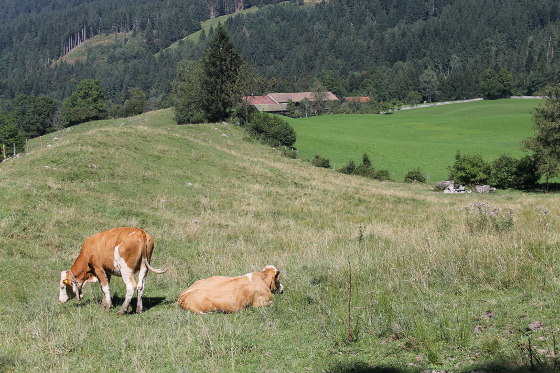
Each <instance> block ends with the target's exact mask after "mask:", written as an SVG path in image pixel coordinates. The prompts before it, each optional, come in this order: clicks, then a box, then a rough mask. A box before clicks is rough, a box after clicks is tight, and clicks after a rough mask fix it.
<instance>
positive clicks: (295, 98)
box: [268, 91, 338, 103]
mask: <svg viewBox="0 0 560 373" xmlns="http://www.w3.org/2000/svg"><path fill="white" fill-rule="evenodd" d="M325 94H326V97H325V101H338V98H336V96H335V95H334V94H333V93H332V92H328V91H327V92H325ZM313 96H314V92H297V93H269V94H268V97H270V98H271V99H272V100H274V101H276V102H277V103H286V102H288V101H290V100H291V101H292V102H300V101H303V100H304V99H308V100H309V101H313Z"/></svg>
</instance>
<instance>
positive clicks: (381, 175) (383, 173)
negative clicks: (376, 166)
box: [374, 170, 391, 181]
mask: <svg viewBox="0 0 560 373" xmlns="http://www.w3.org/2000/svg"><path fill="white" fill-rule="evenodd" d="M374 179H377V180H379V181H391V176H390V174H389V171H388V170H379V171H377V172H376V173H375V176H374Z"/></svg>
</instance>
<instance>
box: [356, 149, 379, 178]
mask: <svg viewBox="0 0 560 373" xmlns="http://www.w3.org/2000/svg"><path fill="white" fill-rule="evenodd" d="M354 173H355V174H356V175H359V176H363V177H369V178H370V179H374V178H375V171H374V169H373V166H372V164H371V160H370V159H369V156H368V155H367V153H364V154H363V155H362V164H360V165H359V166H358V167H356V169H355V170H354Z"/></svg>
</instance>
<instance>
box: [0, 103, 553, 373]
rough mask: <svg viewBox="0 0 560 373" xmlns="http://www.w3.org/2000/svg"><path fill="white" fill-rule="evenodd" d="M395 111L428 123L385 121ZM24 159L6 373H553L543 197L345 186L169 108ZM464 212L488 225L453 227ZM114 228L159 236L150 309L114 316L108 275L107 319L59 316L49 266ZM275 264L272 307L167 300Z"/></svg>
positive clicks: (2, 227) (64, 265) (18, 166)
mask: <svg viewBox="0 0 560 373" xmlns="http://www.w3.org/2000/svg"><path fill="white" fill-rule="evenodd" d="M499 104H500V103H497V105H499ZM458 108H459V106H458V107H457V109H458ZM464 108H467V106H465V107H464ZM527 109H529V107H527ZM430 112H432V113H433V112H437V110H436V109H434V110H431V109H430V110H426V111H425V113H430ZM401 115H403V116H404V115H414V116H416V118H418V117H420V116H421V115H422V112H421V111H417V112H415V113H412V112H411V113H410V114H408V113H405V112H403V113H396V114H394V115H393V116H386V117H382V116H379V118H381V119H382V120H392V119H391V118H399V116H401ZM335 118H336V117H333V118H315V119H314V120H324V119H329V120H332V119H335ZM341 118H342V117H341ZM363 118H365V119H367V118H377V117H375V116H364V117H363ZM385 118H386V119H385ZM442 121H443V119H442ZM312 122H313V121H311V123H312ZM418 122H419V123H421V122H420V121H418ZM301 123H302V124H303V123H304V121H302V122H301ZM362 125H363V126H367V124H362ZM385 126H388V125H387V124H385ZM424 126H426V127H427V125H424ZM481 128H482V125H481ZM298 130H299V129H298ZM479 131H481V129H479ZM450 132H451V131H450ZM55 138H56V139H55ZM409 141H412V138H410V139H409ZM29 148H30V150H29V153H28V154H26V155H22V156H21V157H19V158H16V159H12V160H9V161H7V162H3V163H0V372H103V371H109V372H129V371H136V372H328V373H331V372H332V373H335V372H336V373H341V372H342V373H345V372H384V373H387V372H391V373H393V372H397V373H404V372H418V373H420V372H425V371H430V372H433V371H436V372H443V371H446V372H472V371H477V372H481V371H484V372H504V371H505V372H524V371H527V370H528V369H530V368H533V371H543V372H544V371H550V369H554V368H555V367H556V366H557V365H556V364H557V363H558V362H557V356H558V355H557V341H558V338H559V330H560V323H559V320H560V301H559V299H560V298H559V297H558V291H559V289H560V244H559V242H560V233H559V232H560V218H559V216H560V199H559V198H558V197H557V196H556V195H554V194H536V193H521V192H510V191H499V192H497V193H495V194H493V195H474V194H468V195H467V194H465V195H444V194H440V193H435V192H433V191H432V190H431V188H430V187H429V186H428V185H408V184H404V183H392V182H379V181H375V180H370V179H365V178H361V177H357V176H349V175H343V174H340V173H336V172H332V171H330V170H326V169H320V168H316V167H313V166H311V165H310V164H309V163H308V162H304V161H301V160H297V159H289V158H285V157H283V156H282V155H281V154H280V153H279V151H278V150H275V149H272V148H270V147H267V146H264V145H261V144H259V143H255V142H252V141H250V140H249V139H247V136H246V134H245V132H244V131H243V129H242V128H240V127H239V126H236V125H231V124H223V123H219V124H204V125H188V126H178V125H176V124H175V123H174V121H173V113H172V112H171V111H170V110H160V111H154V112H150V113H145V114H142V115H139V116H135V117H131V118H123V119H115V120H106V121H96V122H91V123H85V124H81V125H78V126H75V127H72V128H71V129H65V130H64V131H60V132H58V133H54V134H50V135H48V136H43V146H42V147H41V143H40V141H39V139H35V140H33V141H32V142H31V143H30V147H29ZM361 151H363V150H362V149H356V156H358V155H359V153H360V152H361ZM375 160H376V161H377V162H380V160H378V158H375ZM376 164H378V163H376ZM387 167H388V166H387ZM473 203H479V205H478V206H484V205H480V203H482V204H486V205H487V206H489V208H490V210H488V211H491V214H487V213H469V212H467V210H466V209H465V208H466V207H467V206H468V205H471V204H473ZM497 208H499V209H497ZM500 209H501V210H500ZM510 209H513V210H512V212H511V213H510V212H509V211H510ZM481 211H482V210H481ZM484 211H485V210H484ZM125 225H130V226H137V227H142V228H144V229H145V230H146V231H147V232H149V233H150V235H152V236H153V237H154V240H155V250H154V255H153V258H152V264H153V265H154V266H157V267H164V268H166V269H167V270H168V271H167V273H165V274H163V275H155V274H153V273H150V274H149V275H148V277H147V281H146V286H145V292H144V307H145V309H146V310H145V312H144V313H143V314H140V315H137V314H128V315H125V316H118V315H117V311H118V306H119V305H120V303H122V300H123V296H124V286H123V284H122V280H121V279H120V278H118V277H113V279H112V282H111V290H112V294H114V297H113V301H114V302H113V303H114V304H115V306H116V309H112V310H109V311H106V310H104V309H102V308H101V306H100V300H101V291H100V289H99V285H98V284H92V285H91V286H90V285H88V286H87V287H86V288H85V297H84V299H83V300H82V301H81V302H80V303H79V302H77V301H76V300H71V301H70V302H68V303H66V304H60V303H59V302H58V281H59V276H60V271H62V270H66V269H68V268H69V267H70V265H71V264H72V262H73V261H74V259H75V258H76V256H77V255H78V253H79V250H80V246H81V244H82V242H83V240H84V239H85V238H86V237H88V236H89V235H91V234H93V233H96V232H99V231H101V230H104V229H108V228H110V227H115V226H125ZM269 264H272V265H275V266H277V267H278V268H279V269H280V271H281V273H282V274H281V280H282V282H283V285H284V288H285V291H284V294H282V295H278V296H275V298H274V300H273V304H272V306H270V307H268V308H255V309H247V310H245V311H243V312H239V313H237V314H230V315H228V314H207V315H192V314H189V313H188V312H185V311H183V310H182V309H180V308H179V307H178V306H177V305H176V300H177V297H178V295H179V293H180V292H181V291H182V290H184V289H185V288H186V287H188V286H189V285H190V284H192V283H193V282H194V281H196V280H198V279H201V278H205V277H209V276H212V275H242V274H245V273H247V272H250V271H255V270H260V269H262V268H263V267H265V266H266V265H269ZM350 284H351V291H350ZM133 304H134V299H133ZM534 321H539V322H541V323H542V324H540V327H538V328H537V329H535V330H533V331H529V330H528V329H527V327H528V325H529V323H531V322H534Z"/></svg>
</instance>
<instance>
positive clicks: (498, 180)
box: [490, 155, 519, 189]
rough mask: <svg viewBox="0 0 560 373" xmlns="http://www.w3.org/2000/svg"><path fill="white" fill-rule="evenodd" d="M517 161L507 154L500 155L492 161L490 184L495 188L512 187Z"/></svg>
mask: <svg viewBox="0 0 560 373" xmlns="http://www.w3.org/2000/svg"><path fill="white" fill-rule="evenodd" d="M518 165H519V161H518V160H517V159H515V158H512V157H510V156H507V155H501V156H500V157H499V158H497V159H496V160H494V162H492V167H491V172H490V184H492V185H493V186H495V187H497V188H502V189H505V188H513V187H514V186H515V173H516V170H517V167H518Z"/></svg>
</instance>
